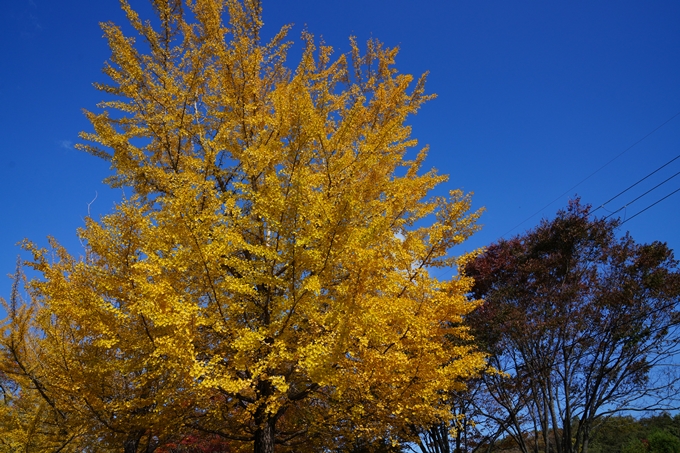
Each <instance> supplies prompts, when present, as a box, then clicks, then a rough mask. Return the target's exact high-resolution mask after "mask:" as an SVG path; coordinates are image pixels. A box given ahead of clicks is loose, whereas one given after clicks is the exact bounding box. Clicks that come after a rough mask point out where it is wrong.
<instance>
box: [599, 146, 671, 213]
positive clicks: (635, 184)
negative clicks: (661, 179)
mask: <svg viewBox="0 0 680 453" xmlns="http://www.w3.org/2000/svg"><path fill="white" fill-rule="evenodd" d="M677 159H680V154H678V155H677V156H675V157H674V158H672V159H671V160H669V161H668V162H666V163H665V164H663V165H662V166H660V167H659V168H657V169H656V170H654V171H653V172H651V173H649V174H648V175H647V176H645V177H644V178H642V179H639V180H637V182H635V183H633V184H631V185H630V186H628V187H626V188H625V189H624V190H622V191H621V192H619V193H617V194H616V195H614V196H613V197H611V198H610V199H609V200H607V201H605V202H604V203H602V204H601V205H600V206H598V207H597V208H595V209H594V210H593V212H595V211H597V210H598V209H605V206H606V205H607V204H608V203H610V202H611V201H614V200H616V199H617V198H619V197H620V196H621V195H623V194H624V193H626V192H628V191H629V190H630V189H632V188H633V187H635V186H637V185H638V184H640V183H641V182H642V181H644V180H645V179H647V178H649V177H650V176H652V175H653V174H654V173H656V172H658V171H659V170H661V169H662V168H664V167H666V166H667V165H669V164H671V163H672V162H674V161H676V160H677ZM631 203H632V202H631ZM624 207H625V206H624Z"/></svg>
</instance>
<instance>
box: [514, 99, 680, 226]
mask: <svg viewBox="0 0 680 453" xmlns="http://www.w3.org/2000/svg"><path fill="white" fill-rule="evenodd" d="M679 115H680V112H678V113H676V114H675V115H673V116H671V117H670V118H668V119H667V120H666V121H664V122H663V123H661V124H659V125H658V126H657V127H655V128H654V129H652V131H650V132H648V133H647V134H646V135H645V136H644V137H642V138H641V139H639V140H638V141H636V142H635V143H633V144H632V145H630V146H629V147H628V148H626V149H624V150H623V151H621V152H620V153H619V154H617V155H616V156H614V157H613V158H612V159H610V160H609V161H608V162H607V163H605V164H604V165H602V166H601V167H600V168H598V169H597V170H595V171H594V172H592V173H591V174H589V175H588V176H586V177H585V178H583V179H582V180H581V181H579V182H578V183H577V184H575V185H574V186H572V187H571V188H569V189H567V190H566V191H565V192H564V193H562V194H561V195H560V196H559V197H557V198H555V199H554V200H553V201H551V202H550V203H548V204H546V205H545V206H543V207H542V208H541V209H539V210H538V211H536V212H535V213H533V214H531V215H530V216H529V217H527V218H526V219H524V220H522V221H521V222H520V223H518V224H517V225H515V226H514V227H512V228H510V229H509V230H508V231H506V232H505V233H503V234H502V235H501V237H505V235H506V234H508V233H510V232H511V231H513V230H514V229H516V228H517V227H519V226H521V225H523V224H524V223H526V222H527V221H529V220H531V219H532V218H534V217H536V216H537V215H538V214H540V213H541V212H543V211H544V210H545V208H547V207H548V206H550V205H551V204H553V203H555V202H556V201H558V200H559V199H561V198H562V197H563V196H565V195H567V194H568V193H569V192H571V191H572V190H574V189H575V188H577V187H578V186H580V185H581V184H583V183H584V182H586V181H587V180H588V179H590V178H592V177H593V176H594V175H595V174H596V173H599V172H600V171H601V170H602V169H603V168H605V167H606V166H608V165H609V164H611V163H612V162H614V161H615V160H616V159H618V158H619V157H621V156H623V155H624V154H625V153H627V152H628V151H630V150H631V149H632V148H633V147H635V146H636V145H637V144H639V143H640V142H642V141H643V140H645V139H646V138H647V137H649V136H650V135H652V134H653V133H654V132H656V131H658V130H659V129H661V128H662V127H664V126H665V125H666V124H668V123H670V122H671V121H672V120H674V119H675V118H676V117H677V116H679Z"/></svg>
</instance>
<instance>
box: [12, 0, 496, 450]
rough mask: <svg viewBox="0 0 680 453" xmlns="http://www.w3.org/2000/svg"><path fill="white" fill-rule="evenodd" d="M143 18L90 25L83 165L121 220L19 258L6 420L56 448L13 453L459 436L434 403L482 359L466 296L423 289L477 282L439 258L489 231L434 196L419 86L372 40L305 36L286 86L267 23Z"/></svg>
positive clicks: (208, 17)
mask: <svg viewBox="0 0 680 453" xmlns="http://www.w3.org/2000/svg"><path fill="white" fill-rule="evenodd" d="M152 3H153V6H154V10H155V12H156V18H155V19H153V20H152V21H143V20H142V19H141V18H140V17H139V16H138V14H137V13H136V12H135V11H134V10H133V9H132V7H131V6H130V5H129V4H128V3H127V2H126V1H124V0H123V1H122V2H121V4H122V7H123V9H124V10H125V12H126V14H127V17H128V19H129V21H130V24H131V25H132V27H133V29H134V31H135V32H136V34H137V36H136V37H134V38H133V37H129V36H126V35H124V33H123V30H122V29H121V28H120V27H119V26H117V25H114V24H112V23H105V24H103V25H102V27H103V30H104V32H105V36H106V38H107V40H108V42H109V46H110V48H111V52H112V54H111V58H110V59H109V61H108V62H107V64H106V66H105V68H104V72H105V73H106V74H107V75H108V77H109V78H110V82H109V83H108V84H98V85H96V86H97V88H98V89H100V90H101V91H102V92H103V93H104V94H105V96H106V100H105V101H104V102H102V103H101V104H100V105H99V107H100V110H98V111H96V112H94V111H88V112H87V113H86V114H87V117H88V118H89V120H90V121H91V123H92V126H93V131H92V132H87V133H83V134H82V138H83V140H84V144H81V145H80V148H81V149H84V150H86V151H88V152H89V153H91V154H94V155H96V156H99V157H101V158H104V159H107V160H108V161H110V162H111V169H112V171H113V175H112V176H111V177H109V178H108V181H109V183H110V184H111V185H113V186H114V187H124V188H126V193H128V194H129V196H128V198H126V199H125V200H124V201H122V202H121V203H120V204H118V205H117V206H116V207H115V209H114V211H113V212H112V213H111V214H109V215H106V216H104V217H103V218H101V219H99V220H97V219H91V218H88V219H87V221H86V224H85V226H84V227H83V228H81V229H80V230H79V236H80V238H81V241H82V243H83V245H84V255H83V256H82V257H74V256H72V255H71V254H70V253H69V252H68V251H67V250H65V249H64V248H62V247H61V246H60V245H59V244H58V243H57V242H56V241H55V240H51V241H50V247H49V248H48V249H44V248H41V247H39V246H37V245H34V244H33V243H31V242H26V244H25V247H26V249H28V250H29V251H30V252H32V254H33V261H32V262H31V264H30V265H31V266H32V267H33V268H34V269H36V270H37V271H39V272H40V273H41V274H42V279H40V280H33V281H32V282H30V285H29V297H28V300H27V301H26V303H24V304H19V308H17V309H16V310H15V309H14V308H12V309H11V310H9V312H10V315H9V317H8V319H7V321H6V323H5V324H4V327H5V334H4V337H3V343H2V352H3V354H4V356H3V362H2V363H3V373H5V374H3V375H2V376H0V377H3V378H4V377H5V375H6V376H7V377H8V379H9V380H10V381H11V382H12V383H13V385H14V386H16V391H13V392H12V391H9V392H7V395H8V398H9V399H8V403H6V405H5V406H3V408H8V410H10V411H14V412H16V410H18V408H19V402H20V401H25V400H26V398H29V397H30V398H34V399H36V400H39V401H41V403H40V404H42V405H43V406H44V409H41V411H42V412H41V413H42V414H43V415H42V416H39V415H36V414H33V415H30V414H29V415H28V417H29V418H31V417H32V420H33V421H34V422H35V423H41V420H42V418H40V417H43V418H44V414H49V416H50V417H51V419H50V420H53V421H54V427H55V428H54V430H52V431H51V434H50V435H53V437H54V438H55V439H57V440H56V441H55V442H56V443H54V444H49V443H43V444H41V445H42V446H41V447H36V448H34V449H33V450H32V449H31V448H33V447H31V446H30V445H29V444H26V443H25V442H24V447H25V449H26V451H38V450H39V451H69V449H71V451H75V450H78V451H95V450H96V451H121V450H124V451H125V452H126V453H127V452H138V451H147V452H150V451H153V450H154V449H157V448H158V447H160V446H161V445H163V444H167V443H168V442H171V443H173V445H180V444H181V442H182V439H185V438H186V435H187V433H203V434H206V435H208V436H217V437H220V438H222V439H224V440H228V441H229V446H230V448H231V449H232V450H233V451H249V450H254V451H256V452H258V453H259V452H272V451H274V445H275V444H276V445H278V447H277V451H300V449H311V450H314V449H316V450H319V449H321V448H327V449H328V448H336V447H338V448H340V447H342V446H343V445H352V444H354V443H356V442H373V441H375V440H376V439H394V440H395V441H396V439H398V438H399V436H400V435H401V433H403V432H407V430H406V427H407V426H410V425H412V424H413V423H426V422H435V421H437V420H444V419H447V418H448V417H450V411H449V409H448V405H447V403H446V401H445V400H444V399H442V398H441V395H442V394H444V393H446V392H448V391H451V390H461V389H462V388H463V387H464V381H465V380H467V379H469V378H471V377H472V376H475V375H476V374H477V373H478V372H479V371H480V370H481V369H482V368H483V366H484V363H485V359H484V354H482V353H481V352H479V351H477V349H476V348H475V346H474V345H473V344H471V342H470V341H469V340H470V334H469V332H468V329H467V328H466V327H465V326H464V325H463V324H462V319H463V317H464V316H465V315H466V314H468V313H469V312H470V311H471V310H472V309H474V307H475V306H476V304H477V303H476V302H475V301H473V300H471V299H470V298H469V297H468V296H467V294H468V293H469V291H470V289H471V284H472V281H471V280H470V279H469V278H467V277H465V275H464V274H462V273H458V274H457V275H456V276H455V277H453V278H451V279H447V280H440V279H439V278H436V277H434V276H433V275H432V274H431V270H432V269H435V268H445V267H450V266H458V265H460V264H461V263H465V262H466V261H467V260H469V259H470V256H468V255H466V256H462V257H452V256H450V255H449V252H450V249H451V248H452V247H453V246H455V245H457V244H460V243H461V242H463V241H464V240H465V239H466V238H467V237H468V236H470V235H471V234H472V233H473V232H474V231H475V230H476V229H477V226H476V224H475V222H476V220H477V218H478V213H470V204H471V200H470V197H469V196H468V195H464V194H463V193H462V192H460V191H451V192H450V195H449V196H448V197H433V196H431V195H430V193H431V191H432V190H433V189H434V188H435V187H437V186H439V185H440V184H442V183H443V182H445V181H446V179H447V178H446V177H445V176H441V175H438V174H437V173H436V172H435V171H434V170H432V171H428V172H423V171H421V167H422V165H423V162H424V159H425V157H426V152H427V150H426V149H421V150H420V151H419V152H414V147H416V146H417V142H416V140H415V139H413V138H412V137H411V135H410V134H411V129H410V127H409V126H408V125H407V124H406V120H407V118H408V117H409V116H410V115H413V114H415V113H416V112H417V111H418V109H419V108H420V107H421V105H422V104H423V103H424V102H425V101H427V100H428V99H430V98H431V96H430V95H427V94H426V93H425V77H424V76H423V77H421V78H419V79H417V80H414V79H413V77H411V76H410V75H405V74H400V73H399V72H398V71H397V70H396V69H395V67H394V61H395V57H396V54H397V50H396V49H391V48H387V47H385V46H383V45H382V44H381V43H379V42H377V41H375V40H371V41H369V42H368V43H367V46H366V49H365V51H362V50H361V49H360V46H359V45H358V44H357V43H356V42H355V41H354V40H353V39H351V40H350V45H351V51H350V52H349V53H348V54H341V55H339V56H337V57H335V58H334V57H333V50H332V49H331V48H330V47H329V46H326V45H323V44H317V43H316V41H315V39H314V38H313V36H311V35H310V34H309V33H306V32H305V33H303V35H302V38H303V41H304V43H305V45H304V50H303V52H302V57H301V59H300V62H299V64H298V65H297V66H296V67H295V68H293V69H289V68H288V67H287V66H286V55H287V51H288V49H289V47H290V46H291V44H290V43H289V42H287V41H286V35H287V32H288V31H289V27H284V28H283V29H282V30H281V31H280V32H279V33H278V34H276V35H275V36H274V38H273V39H272V40H270V41H269V42H262V40H261V38H260V29H261V27H262V20H261V7H260V3H259V1H255V0H243V1H238V0H196V1H191V2H187V3H186V4H183V3H182V2H181V1H179V0H164V1H163V0H154V1H153V2H152ZM224 18H227V20H226V21H225V20H224ZM130 191H131V193H130ZM17 300H18V299H13V300H12V301H10V302H9V303H8V304H10V305H11V304H15V303H16V302H17ZM8 388H9V387H8ZM41 407H42V406H41ZM3 410H4V409H3ZM0 416H4V415H3V414H0ZM20 425H21V424H18V425H16V424H15V426H16V427H17V429H18V430H19V431H21V429H22V428H21V426H23V425H21V426H20ZM4 426H10V424H8V425H4ZM3 429H4V428H3ZM24 431H25V430H24ZM35 438H37V437H35ZM210 438H211V439H213V437H210ZM17 439H18V442H21V438H20V436H19V437H17ZM95 446H96V447H95ZM168 448H169V447H168ZM177 448H179V447H177ZM59 449H61V450H59ZM79 449H80V450H79ZM83 449H84V450H83ZM166 450H167V448H166Z"/></svg>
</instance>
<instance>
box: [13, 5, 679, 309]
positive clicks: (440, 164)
mask: <svg viewBox="0 0 680 453" xmlns="http://www.w3.org/2000/svg"><path fill="white" fill-rule="evenodd" d="M131 2H132V5H133V7H135V8H136V9H138V10H139V11H140V12H142V14H147V13H148V12H149V7H148V2H146V1H140V0H131ZM263 5H264V21H265V29H264V31H265V34H268V35H271V34H273V33H275V32H276V31H277V30H278V29H279V27H280V26H281V25H283V24H286V23H294V24H295V28H294V30H293V32H292V34H291V38H292V39H293V40H294V41H296V42H298V43H299V42H300V39H299V35H300V32H301V31H302V30H303V29H304V27H306V28H307V29H308V30H309V31H310V32H312V33H313V34H315V35H316V36H323V38H324V39H325V41H326V42H327V43H328V44H331V45H333V46H334V47H335V48H336V49H337V51H338V52H345V51H347V50H348V39H347V38H348V36H349V35H355V36H357V38H358V40H359V41H360V42H361V41H365V40H366V39H368V38H370V37H375V38H378V39H380V40H381V41H383V42H384V43H386V44H387V45H389V46H399V47H400V49H401V51H400V55H399V57H398V59H397V68H398V69H399V70H400V71H401V72H404V73H411V74H416V75H419V74H421V73H423V72H425V71H430V76H429V84H428V89H429V91H430V92H434V93H437V95H438V98H437V99H436V100H434V101H432V102H430V103H429V104H428V105H426V106H425V107H424V108H423V109H422V110H421V111H420V112H419V114H418V115H417V116H416V117H414V118H413V119H412V121H411V123H412V124H413V128H414V129H413V130H414V136H415V137H416V138H418V139H419V140H420V143H421V144H429V145H430V147H431V153H430V156H429V159H428V161H427V165H426V166H428V167H436V168H437V169H438V170H439V171H440V172H442V173H448V174H449V175H450V181H449V183H448V184H447V186H446V188H447V189H449V188H462V189H464V190H465V191H473V192H474V193H475V196H474V200H475V205H476V206H477V207H481V206H484V207H485V208H486V213H485V214H484V216H483V217H482V222H481V223H482V224H483V225H484V228H483V230H482V231H481V232H480V233H478V234H477V235H476V236H475V237H474V238H473V239H472V240H470V241H469V242H468V243H467V244H465V245H464V246H463V248H464V249H473V248H476V247H480V246H483V245H486V244H489V243H490V242H492V241H494V240H496V239H497V238H499V237H500V236H501V235H506V237H507V236H510V235H513V234H518V233H521V232H522V231H524V230H525V229H527V228H530V227H533V226H534V225H536V223H537V222H538V221H539V219H540V218H541V217H547V218H550V217H551V216H553V215H554V213H555V212H556V211H557V209H559V208H560V207H563V206H565V205H566V203H567V200H568V199H569V197H570V196H571V195H574V194H576V193H578V194H579V195H580V196H581V197H582V199H583V201H585V202H587V203H591V204H593V205H595V206H598V205H600V204H601V203H603V202H604V201H606V200H607V199H609V198H611V197H612V196H614V195H615V194H617V193H618V192H620V191H621V190H623V189H625V188H626V187H628V186H629V185H631V184H633V183H634V182H636V181H637V180H639V179H640V178H642V177H644V176H645V175H647V174H648V173H650V172H651V171H653V170H654V169H656V168H657V167H659V166H661V165H662V164H664V163H665V162H667V161H669V160H671V159H672V158H673V157H675V156H677V155H678V154H680V146H679V145H680V116H679V117H676V118H674V119H673V120H671V121H669V122H668V123H667V124H665V125H664V126H663V127H661V128H659V129H658V130H657V131H656V132H654V133H653V134H651V135H650V136H649V137H647V138H645V139H644V140H642V141H641V142H639V143H638V144H636V145H635V146H633V147H632V148H630V149H629V150H628V151H625V150H626V149H628V148H629V147H630V146H631V145H633V144H635V143H636V142H638V141H639V140H640V139H641V138H643V137H645V136H646V135H647V134H649V133H650V132H651V131H653V130H654V129H656V128H657V127H658V126H659V125H661V124H663V123H664V122H666V121H667V120H669V118H671V117H673V115H675V114H676V113H678V112H680V83H678V82H680V2H676V1H655V2H642V1H638V2H632V1H623V0H622V1H617V2H603V1H570V2H548V1H545V2H539V1H507V0H503V1H500V0H499V1H484V0H478V1H472V0H466V1H459V0H446V1H444V0H429V1H416V0H391V1H388V0H361V1H359V0H346V1H343V2H326V1H319V0H315V1H312V0H291V1H285V2H284V1H281V0H263ZM109 20H111V21H114V22H116V23H119V24H122V23H124V17H123V14H122V12H121V11H120V9H119V6H118V2H117V1H115V0H99V1H96V2H95V1H91V0H65V1H62V2H54V1H48V0H15V1H13V2H8V3H7V4H6V5H4V7H3V14H2V15H0V38H1V39H2V41H1V42H3V50H2V58H1V59H0V102H1V103H2V106H3V108H2V109H0V125H1V126H0V127H1V128H2V129H1V130H2V140H0V212H2V213H3V215H2V222H1V223H0V273H2V274H7V273H11V272H12V271H13V270H14V263H15V261H16V257H17V254H18V253H20V249H19V248H18V247H17V246H16V243H17V242H18V241H20V240H22V239H23V238H25V237H27V238H29V239H31V240H33V241H36V242H37V243H39V244H41V245H44V244H45V243H46V239H45V238H46V236H47V235H53V236H55V237H56V238H57V239H58V240H59V241H60V242H61V243H63V244H64V245H65V246H66V247H67V248H68V249H69V250H70V251H71V252H72V253H73V254H76V255H77V254H79V253H80V252H81V250H82V249H81V246H80V244H79V243H78V240H77V238H76V235H75V231H76V228H78V227H79V226H82V225H83V219H84V217H85V216H87V215H88V210H89V213H90V214H91V215H93V216H99V215H102V214H105V213H107V212H109V211H110V210H111V208H112V206H113V203H114V202H115V201H117V200H119V199H120V198H121V192H120V191H114V190H111V189H108V188H107V187H105V186H104V185H102V184H101V180H102V179H103V178H105V177H106V176H107V175H109V169H108V164H107V163H106V162H103V161H101V160H99V159H97V158H95V157H92V156H90V155H87V154H85V153H82V152H79V151H76V150H74V149H73V144H74V143H76V142H77V141H78V138H77V135H78V132H80V131H82V130H85V131H88V130H90V126H89V124H88V122H87V121H86V119H85V117H84V116H83V115H82V112H81V109H82V108H88V109H94V108H95V104H96V103H97V102H98V101H100V100H101V99H102V95H101V94H100V93H98V92H97V91H96V90H95V89H94V88H93V87H92V83H93V82H95V81H100V82H105V81H106V78H105V76H104V75H103V74H102V73H101V68H102V65H103V63H104V61H105V60H106V59H107V58H108V55H109V51H108V48H107V46H106V42H105V41H104V40H103V39H102V32H101V30H100V28H99V25H98V23H99V22H101V21H109ZM297 49H299V46H298V47H297ZM292 55H293V57H292V58H291V64H294V63H295V58H294V55H296V53H295V52H293V54H292ZM624 151H625V152H624ZM622 153H623V154H622ZM617 156H619V157H617ZM612 159H614V160H613V161H612ZM610 161H611V163H609V164H608V165H606V164H607V163H608V162H610ZM605 165H606V166H605ZM603 166H604V168H602V167H603ZM598 169H601V170H599V171H597V170H598ZM596 171H597V172H596ZM594 172H596V173H595V174H594V175H593V173H594ZM677 172H680V159H678V160H677V161H675V162H673V163H672V164H670V165H668V166H667V167H666V168H664V169H663V170H661V171H659V172H658V173H657V174H655V175H653V176H652V177H650V178H649V179H648V180H646V181H644V182H643V183H641V184H639V185H638V186H637V187H635V188H634V189H633V190H631V191H630V192H628V193H626V194H624V195H623V196H621V197H620V198H618V199H617V200H615V201H613V202H612V203H611V204H609V205H607V206H606V207H607V208H608V209H609V210H611V211H614V210H616V209H618V208H619V207H621V206H622V205H624V204H625V203H626V202H628V201H630V200H632V199H634V198H635V197H637V196H638V195H640V194H642V193H643V192H645V191H646V190H648V189H650V188H651V187H653V186H654V185H656V184H658V183H660V182H661V181H663V180H665V179H666V178H669V177H671V176H672V175H674V174H675V173H677ZM590 175H592V176H590ZM588 176H590V178H588V179H587V180H586V181H585V182H583V183H581V184H580V185H578V186H577V187H575V188H574V186H575V185H577V184H578V183H579V182H581V181H582V180H584V179H585V178H587V177H588ZM678 188H680V177H678V178H675V179H671V180H670V181H669V182H668V183H666V184H664V185H662V186H661V187H659V188H658V189H657V190H655V191H653V192H651V193H650V194H649V195H647V196H645V197H643V198H641V199H640V200H639V201H637V202H635V203H634V204H632V205H631V206H629V207H627V208H626V209H625V210H623V211H621V212H620V214H622V215H625V216H627V217H630V216H631V215H633V214H635V213H636V212H638V211H640V210H642V209H643V208H645V207H647V206H648V205H650V204H652V203H653V202H655V201H657V200H658V199H660V198H662V197H663V196H665V195H667V194H669V193H671V192H672V191H674V190H676V189H678ZM565 193H566V194H565ZM562 194H565V195H562ZM95 197H96V199H95ZM93 200H94V201H93ZM555 200H556V201H555ZM553 201H554V202H553ZM551 202H552V203H551ZM679 206H680V193H677V194H675V195H673V196H671V197H669V198H668V199H666V200H664V201H663V202H661V203H659V204H658V205H656V206H654V207H652V208H650V209H649V210H647V211H646V212H644V213H642V214H640V215H639V216H637V217H636V218H634V219H632V220H631V221H629V222H627V223H626V224H625V225H623V228H622V231H624V230H628V231H630V232H631V234H632V236H633V237H634V238H635V239H636V240H638V241H641V242H649V241H653V240H661V241H665V242H667V243H668V244H669V246H670V247H671V248H674V249H680V234H679V232H678V225H679V222H680V210H679V209H678V207H679ZM598 212H606V211H604V210H600V211H598ZM532 216H533V217H532ZM518 225H519V226H518ZM460 251H462V249H461V250H460ZM9 287H10V281H9V280H5V281H4V283H2V284H0V295H2V296H5V297H6V296H7V295H8V293H9Z"/></svg>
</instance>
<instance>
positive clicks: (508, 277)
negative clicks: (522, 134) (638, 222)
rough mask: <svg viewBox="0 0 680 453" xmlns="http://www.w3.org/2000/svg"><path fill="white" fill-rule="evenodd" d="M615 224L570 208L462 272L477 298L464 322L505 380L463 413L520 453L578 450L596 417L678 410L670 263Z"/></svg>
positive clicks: (679, 288)
mask: <svg viewBox="0 0 680 453" xmlns="http://www.w3.org/2000/svg"><path fill="white" fill-rule="evenodd" d="M618 225H619V223H618V221H617V220H614V219H606V218H596V217H594V216H592V215H591V212H590V207H589V206H584V205H582V204H580V202H579V201H578V200H575V201H572V202H571V203H570V204H569V206H568V207H567V208H566V209H564V210H560V211H559V212H558V213H557V216H556V217H555V218H554V219H553V220H551V221H548V220H543V221H542V222H541V223H540V225H539V226H537V227H536V228H534V229H532V230H530V231H528V232H526V233H524V234H522V235H519V236H516V237H514V238H511V239H507V240H500V241H498V242H497V243H495V244H492V245H491V246H489V247H488V248H487V250H486V251H485V252H484V253H483V254H482V255H480V256H479V257H477V258H476V259H475V260H473V261H471V262H470V263H469V264H468V266H467V268H466V272H467V274H468V275H469V276H471V277H473V278H474V279H475V284H474V287H473V294H474V296H475V297H480V298H484V299H485V302H484V304H483V305H482V306H480V307H479V308H478V309H477V310H475V311H474V312H473V313H472V314H471V315H470V316H468V320H469V321H470V324H471V325H472V326H473V331H474V335H475V338H476V340H477V341H478V342H479V343H480V345H482V347H483V349H485V350H487V351H488V352H489V353H490V354H491V355H490V364H491V365H492V366H493V367H495V368H496V369H497V370H500V371H501V372H502V373H500V374H499V373H490V374H486V375H484V376H483V378H482V381H481V382H478V383H476V384H475V388H477V387H478V386H481V387H482V391H479V392H478V394H477V395H475V396H472V397H471V398H473V401H476V404H475V406H476V407H475V408H474V410H471V411H470V412H471V413H474V414H476V416H477V417H480V418H481V419H484V420H486V421H490V422H492V423H491V424H492V425H495V426H496V427H497V429H496V431H495V432H496V433H497V434H500V433H505V434H506V435H507V436H509V437H511V438H512V439H513V440H514V442H515V444H516V446H517V447H518V448H520V449H521V451H524V452H529V451H534V450H535V448H540V449H541V450H543V449H545V451H549V450H551V451H556V452H559V453H571V452H586V451H587V450H588V445H589V440H590V438H591V436H592V432H593V429H594V428H595V427H596V426H597V424H598V422H599V420H600V419H601V418H602V417H604V416H607V415H611V414H617V413H622V412H624V411H631V410H632V411H639V410H660V409H666V410H672V409H674V408H677V404H678V401H677V380H676V379H675V373H674V367H673V366H672V358H673V357H674V356H675V354H676V353H677V352H678V340H679V337H678V321H679V320H680V318H679V317H678V301H679V300H680V270H679V269H678V262H677V261H676V260H675V258H674V257H673V252H672V251H671V250H670V249H668V247H667V246H666V245H665V244H663V243H660V242H653V243H651V244H639V243H636V242H635V241H634V240H633V239H632V238H631V237H630V236H629V235H628V234H625V235H623V236H622V237H619V236H618V235H617V227H618ZM480 395H481V396H480ZM491 431H492V432H493V430H491ZM485 442H489V441H488V440H487V441H485Z"/></svg>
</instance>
